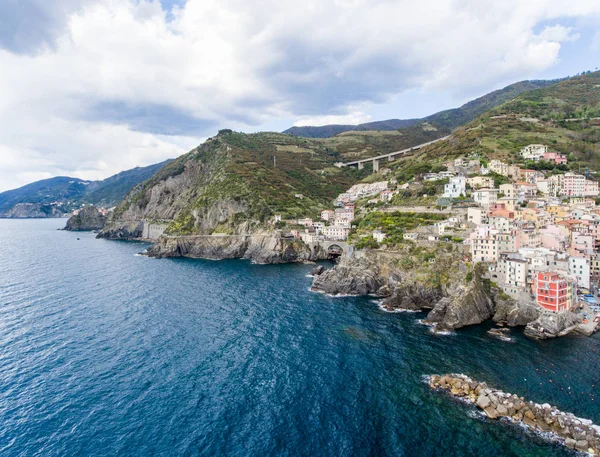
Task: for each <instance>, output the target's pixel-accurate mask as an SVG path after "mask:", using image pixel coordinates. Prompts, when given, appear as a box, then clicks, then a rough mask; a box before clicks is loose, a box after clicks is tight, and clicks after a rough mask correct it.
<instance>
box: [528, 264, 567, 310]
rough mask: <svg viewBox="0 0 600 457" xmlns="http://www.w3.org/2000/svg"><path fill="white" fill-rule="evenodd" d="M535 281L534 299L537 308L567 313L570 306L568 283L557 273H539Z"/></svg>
mask: <svg viewBox="0 0 600 457" xmlns="http://www.w3.org/2000/svg"><path fill="white" fill-rule="evenodd" d="M536 279H537V281H536V297H537V303H538V305H539V306H541V307H542V308H544V309H545V310H547V311H552V312H554V313H560V312H563V311H569V310H570V309H571V305H572V298H571V294H572V289H571V284H570V282H569V281H568V280H567V279H566V278H565V277H563V276H562V275H560V274H558V273H552V272H539V273H538V274H537V278H536Z"/></svg>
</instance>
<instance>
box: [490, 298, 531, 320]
mask: <svg viewBox="0 0 600 457" xmlns="http://www.w3.org/2000/svg"><path fill="white" fill-rule="evenodd" d="M495 301H496V312H495V314H494V317H493V320H494V322H505V323H506V324H507V325H509V326H510V327H523V326H525V325H527V324H529V323H530V322H533V321H534V320H536V319H537V318H538V317H540V314H541V310H540V308H539V307H537V306H535V305H533V304H528V303H521V302H518V301H515V300H513V299H512V298H509V299H508V300H506V299H502V298H501V297H499V294H496V297H495Z"/></svg>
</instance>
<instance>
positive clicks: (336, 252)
mask: <svg viewBox="0 0 600 457" xmlns="http://www.w3.org/2000/svg"><path fill="white" fill-rule="evenodd" d="M343 254H344V250H343V249H342V248H341V246H338V245H337V244H332V245H331V246H329V247H328V248H327V258H328V259H329V260H333V261H336V260H338V259H339V258H340V257H341V256H342V255H343Z"/></svg>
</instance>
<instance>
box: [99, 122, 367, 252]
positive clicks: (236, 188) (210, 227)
mask: <svg viewBox="0 0 600 457" xmlns="http://www.w3.org/2000/svg"><path fill="white" fill-rule="evenodd" d="M330 152H331V151H329V150H328V149H327V148H325V147H324V146H323V145H321V144H320V143H318V142H314V143H311V142H307V141H306V140H301V139H299V138H294V137H290V136H288V135H281V134H275V133H260V134H252V135H245V134H241V133H236V132H232V131H229V130H227V131H221V132H219V135H217V136H216V137H213V138H209V139H208V140H207V141H206V142H205V143H204V144H202V145H201V146H199V147H198V148H196V149H194V150H192V151H190V152H189V153H187V154H185V155H183V156H181V157H179V158H178V159H176V160H175V161H173V162H171V163H169V164H168V165H166V166H165V167H163V168H162V169H161V170H160V171H158V172H157V173H156V174H155V175H154V176H153V177H152V178H151V179H149V180H148V181H146V182H145V183H143V184H141V185H139V186H137V187H136V188H134V189H133V190H132V192H131V193H130V194H129V195H128V196H127V198H126V199H125V200H124V201H123V202H122V203H121V205H119V207H118V208H117V209H116V210H115V212H114V216H113V217H112V218H111V220H110V221H109V224H108V225H107V227H106V229H105V230H104V231H103V232H102V233H101V234H100V236H101V237H104V238H131V237H132V235H134V234H135V233H136V231H135V230H132V227H133V225H132V224H133V223H135V222H138V223H139V222H140V221H149V222H152V221H160V222H161V223H168V228H167V229H166V232H165V233H166V234H167V235H170V236H178V237H180V236H197V235H211V234H227V235H252V234H256V233H260V232H262V231H264V230H265V229H266V228H267V224H266V222H267V221H268V220H269V219H270V218H271V217H272V216H273V215H274V214H278V215H281V216H282V218H284V219H297V218H299V217H306V216H307V215H316V214H318V213H319V211H320V210H321V209H323V208H325V207H327V205H330V204H331V201H332V200H333V198H335V196H337V195H338V194H339V193H340V192H343V191H344V190H345V189H347V188H348V187H350V186H351V185H352V184H354V183H355V182H356V181H357V180H358V179H357V178H358V176H357V175H358V173H357V171H356V170H349V169H339V168H336V167H333V163H334V160H335V158H334V157H333V156H331V154H330ZM198 249H201V247H200V246H199V247H198Z"/></svg>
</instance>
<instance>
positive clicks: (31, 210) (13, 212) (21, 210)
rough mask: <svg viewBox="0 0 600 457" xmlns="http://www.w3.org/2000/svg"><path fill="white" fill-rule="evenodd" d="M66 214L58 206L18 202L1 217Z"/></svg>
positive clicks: (57, 215) (25, 217)
mask: <svg viewBox="0 0 600 457" xmlns="http://www.w3.org/2000/svg"><path fill="white" fill-rule="evenodd" d="M64 216H65V214H64V213H63V212H61V211H59V210H58V209H57V208H56V207H54V206H50V205H42V204H40V203H18V204H16V205H15V206H13V207H12V208H10V209H9V210H8V211H6V212H4V213H2V214H0V217H3V218H7V219H46V218H53V217H64Z"/></svg>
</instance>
